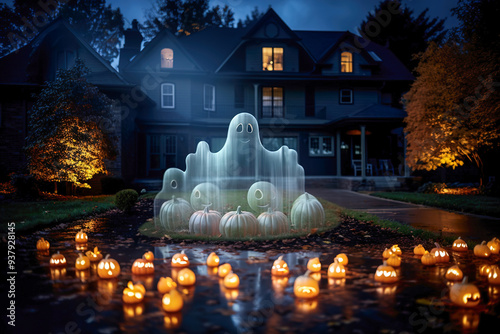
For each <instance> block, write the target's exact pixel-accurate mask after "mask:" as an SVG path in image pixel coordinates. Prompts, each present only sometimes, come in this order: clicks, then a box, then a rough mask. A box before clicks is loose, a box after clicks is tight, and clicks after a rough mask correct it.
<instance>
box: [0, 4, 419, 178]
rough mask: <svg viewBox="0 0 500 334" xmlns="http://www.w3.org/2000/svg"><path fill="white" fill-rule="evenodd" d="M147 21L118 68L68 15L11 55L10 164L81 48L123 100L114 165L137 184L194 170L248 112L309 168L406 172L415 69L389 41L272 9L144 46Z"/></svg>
mask: <svg viewBox="0 0 500 334" xmlns="http://www.w3.org/2000/svg"><path fill="white" fill-rule="evenodd" d="M137 28H138V27H137V23H134V24H133V25H132V28H130V29H128V30H126V32H125V44H124V46H123V48H122V49H121V53H120V59H119V65H118V68H119V71H118V72H117V71H115V70H114V69H113V68H112V67H111V66H110V65H109V64H107V63H106V62H105V61H104V60H102V58H101V57H100V56H99V55H98V54H97V53H96V52H95V51H94V50H92V48H91V47H90V46H89V45H88V44H87V43H86V42H85V41H83V40H82V39H81V38H80V37H78V35H77V34H76V33H75V32H74V31H73V30H72V29H71V27H70V26H69V25H68V24H67V23H65V22H64V21H63V20H58V21H55V22H53V23H51V24H50V25H49V26H48V27H46V28H45V29H44V30H43V31H41V32H40V34H39V35H38V36H37V37H36V38H35V39H34V40H33V41H32V42H30V43H29V44H28V45H26V46H25V47H23V48H21V49H20V50H18V51H17V52H16V53H12V54H10V55H7V56H5V57H3V58H2V59H0V71H1V72H0V73H2V74H1V75H0V85H2V88H3V89H2V91H1V92H0V107H1V115H2V116H1V120H0V122H1V123H0V135H1V137H2V140H1V144H0V155H1V161H0V168H1V169H2V172H7V171H13V170H16V168H20V167H21V166H22V164H23V163H24V162H25V158H24V156H23V154H22V146H23V145H24V144H23V140H24V138H25V136H26V117H27V113H28V111H29V108H30V105H31V104H32V103H33V97H32V94H33V93H36V92H38V91H39V90H40V88H41V87H42V86H43V82H45V81H46V80H51V79H52V78H53V77H54V74H55V70H56V69H57V68H59V67H67V66H70V65H71V62H72V61H73V59H74V58H75V57H80V58H82V59H83V60H84V61H85V63H86V65H87V66H88V67H89V68H90V69H91V71H92V73H91V74H90V75H89V77H88V80H89V81H90V82H92V83H94V84H96V85H97V86H98V87H99V88H100V89H101V90H102V91H103V92H105V93H106V94H107V95H108V96H109V97H110V98H112V99H114V101H115V105H114V108H115V109H116V114H117V115H118V116H119V117H118V118H117V125H116V126H117V128H119V129H121V137H120V140H121V142H120V147H121V155H120V156H119V158H118V159H117V161H116V162H114V163H111V162H110V163H111V168H110V170H111V172H112V173H114V175H117V176H121V177H123V178H124V179H125V180H126V181H128V182H129V183H135V184H147V182H148V181H160V180H161V177H162V175H163V172H164V171H165V170H166V169H168V168H170V167H177V168H180V169H182V170H184V169H185V158H186V156H187V155H188V154H189V153H192V152H194V151H195V149H196V146H197V143H198V142H199V141H202V140H203V141H206V142H208V144H209V145H210V149H211V150H212V151H213V152H215V151H218V150H219V149H220V148H222V146H223V145H224V142H225V138H226V134H227V127H228V124H229V122H230V120H231V119H232V118H233V116H234V115H236V114H238V113H241V112H248V113H251V114H253V115H254V116H255V117H256V118H257V120H258V122H259V125H260V134H261V140H262V143H263V145H264V147H266V148H268V149H269V150H276V149H278V148H279V147H281V146H282V145H287V146H288V147H289V148H292V149H295V150H296V151H297V153H298V157H299V163H300V164H301V165H302V166H303V167H304V170H305V174H306V175H308V176H311V175H318V176H345V175H358V176H366V175H370V174H373V175H376V174H377V173H378V174H379V175H380V174H381V173H383V172H384V173H385V172H387V170H386V169H384V170H382V169H380V168H381V167H384V166H386V167H385V168H387V167H389V168H390V167H392V166H394V167H393V169H391V170H390V172H391V173H392V172H394V173H395V174H398V173H402V171H401V169H399V170H398V165H400V164H401V165H402V161H404V160H403V159H404V146H405V145H404V136H403V131H402V127H403V123H402V121H403V118H404V117H405V112H404V111H403V110H402V106H401V105H400V103H399V100H400V97H401V95H402V93H404V92H405V91H406V90H407V89H408V87H409V84H410V83H411V82H412V80H413V79H414V78H413V76H412V75H411V73H410V72H409V71H408V70H407V69H406V68H405V67H404V66H403V65H402V64H401V62H400V61H399V60H398V59H397V58H396V57H395V56H394V55H393V54H392V53H391V52H390V51H389V50H388V49H387V48H385V47H383V46H380V45H377V44H375V43H369V44H368V45H367V46H366V47H363V48H360V47H358V45H359V43H357V38H358V37H357V36H356V35H354V34H352V33H350V32H348V31H340V32H339V31H293V30H291V29H290V28H289V27H288V26H287V24H286V23H285V22H283V20H282V19H281V18H280V17H279V16H278V15H277V14H276V12H275V11H274V10H273V9H269V10H268V11H267V13H266V14H265V15H263V16H262V17H261V18H260V19H259V20H258V21H257V22H255V23H254V24H252V25H251V26H249V27H246V28H217V27H211V28H207V29H204V30H201V31H199V32H196V33H193V34H191V35H189V36H175V35H173V34H171V33H170V32H169V31H168V30H164V31H162V32H160V33H159V34H158V35H157V36H156V37H155V38H154V39H153V40H151V41H150V42H149V43H147V44H146V45H145V46H144V47H143V46H142V44H143V43H142V42H143V41H142V36H141V34H140V32H139V31H138V29H137Z"/></svg>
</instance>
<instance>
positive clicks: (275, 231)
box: [257, 208, 290, 236]
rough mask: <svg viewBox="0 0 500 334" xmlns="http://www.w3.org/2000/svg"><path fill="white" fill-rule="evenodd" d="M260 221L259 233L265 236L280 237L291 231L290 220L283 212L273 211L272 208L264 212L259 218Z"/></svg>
mask: <svg viewBox="0 0 500 334" xmlns="http://www.w3.org/2000/svg"><path fill="white" fill-rule="evenodd" d="M257 220H258V221H259V233H260V234H261V235H264V236H268V235H280V234H285V233H288V232H289V231H290V225H289V224H288V218H287V216H285V214H284V213H283V212H281V211H273V210H271V208H269V209H268V210H267V212H263V213H261V214H260V215H259V217H258V218H257Z"/></svg>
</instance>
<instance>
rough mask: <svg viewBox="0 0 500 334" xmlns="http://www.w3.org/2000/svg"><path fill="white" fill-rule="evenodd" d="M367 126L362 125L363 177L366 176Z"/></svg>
mask: <svg viewBox="0 0 500 334" xmlns="http://www.w3.org/2000/svg"><path fill="white" fill-rule="evenodd" d="M365 135H366V126H365V125H361V177H362V178H363V179H364V178H366V152H365Z"/></svg>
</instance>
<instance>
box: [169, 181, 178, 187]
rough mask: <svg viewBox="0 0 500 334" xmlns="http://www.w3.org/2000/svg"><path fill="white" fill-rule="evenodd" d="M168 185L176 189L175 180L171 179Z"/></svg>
mask: <svg viewBox="0 0 500 334" xmlns="http://www.w3.org/2000/svg"><path fill="white" fill-rule="evenodd" d="M170 186H171V187H172V189H177V181H175V180H172V182H170Z"/></svg>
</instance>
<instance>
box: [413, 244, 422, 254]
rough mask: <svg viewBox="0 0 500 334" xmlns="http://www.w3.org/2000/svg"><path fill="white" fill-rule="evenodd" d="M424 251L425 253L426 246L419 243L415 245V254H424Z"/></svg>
mask: <svg viewBox="0 0 500 334" xmlns="http://www.w3.org/2000/svg"><path fill="white" fill-rule="evenodd" d="M424 253H425V248H424V246H422V245H418V246H415V248H413V254H415V255H424Z"/></svg>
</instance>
